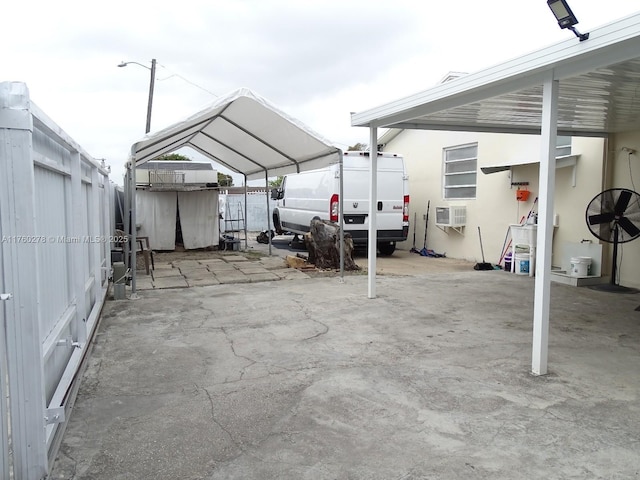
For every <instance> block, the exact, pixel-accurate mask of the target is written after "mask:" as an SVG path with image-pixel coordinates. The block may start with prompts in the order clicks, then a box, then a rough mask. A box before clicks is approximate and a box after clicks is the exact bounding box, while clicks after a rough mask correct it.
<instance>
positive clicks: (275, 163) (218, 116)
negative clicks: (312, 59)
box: [131, 88, 340, 179]
mask: <svg viewBox="0 0 640 480" xmlns="http://www.w3.org/2000/svg"><path fill="white" fill-rule="evenodd" d="M186 146H188V147H191V148H193V149H194V150H196V151H198V152H200V153H201V154H203V155H205V156H206V157H208V158H210V159H211V160H213V161H215V162H217V163H219V164H221V165H224V166H225V167H227V168H229V169H230V170H233V171H235V172H238V173H242V174H245V175H246V176H247V178H248V179H255V178H264V176H265V173H268V174H269V176H276V175H283V174H287V173H296V172H300V171H303V170H309V169H313V168H320V167H323V166H326V165H329V164H331V163H336V162H338V161H339V160H340V149H339V148H338V147H335V146H333V145H332V144H331V143H330V142H329V141H328V140H326V139H324V138H323V137H322V136H320V135H319V134H318V133H316V132H314V131H313V130H311V128H309V127H307V126H306V125H304V124H303V123H302V122H300V121H299V120H296V119H294V118H293V117H291V116H289V115H287V114H286V113H284V112H283V111H282V110H280V109H279V108H277V107H276V106H274V105H273V104H271V103H270V102H269V101H267V100H266V99H264V98H262V97H260V96H259V95H257V94H256V93H254V92H252V91H251V90H249V89H246V88H241V89H238V90H235V91H234V92H231V93H230V94H228V95H226V96H224V97H221V98H219V99H217V100H216V101H215V102H214V103H212V104H211V105H210V106H208V107H207V108H205V109H204V110H201V111H200V112H198V113H196V114H194V115H191V116H190V117H187V118H185V119H184V120H181V121H179V122H177V123H175V124H173V125H171V126H170V127H167V128H165V129H163V130H160V131H158V132H154V133H152V134H149V135H147V136H145V137H144V138H143V139H142V140H140V141H138V142H136V143H135V144H133V146H132V147H131V157H132V159H134V161H135V162H136V166H138V165H142V164H144V163H145V162H148V161H150V160H153V159H154V158H157V157H158V156H160V155H163V154H166V153H170V152H173V151H175V150H177V149H179V148H181V147H186Z"/></svg>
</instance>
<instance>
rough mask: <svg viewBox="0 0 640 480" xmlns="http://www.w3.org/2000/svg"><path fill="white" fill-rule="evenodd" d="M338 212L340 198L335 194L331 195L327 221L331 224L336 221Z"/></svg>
mask: <svg viewBox="0 0 640 480" xmlns="http://www.w3.org/2000/svg"><path fill="white" fill-rule="evenodd" d="M339 212H340V197H339V196H338V195H337V194H333V195H331V201H330V202H329V220H331V221H332V222H337V221H338V214H339Z"/></svg>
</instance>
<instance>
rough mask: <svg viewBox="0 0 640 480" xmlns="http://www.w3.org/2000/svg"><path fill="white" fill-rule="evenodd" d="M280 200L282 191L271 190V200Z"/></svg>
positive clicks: (277, 189)
mask: <svg viewBox="0 0 640 480" xmlns="http://www.w3.org/2000/svg"><path fill="white" fill-rule="evenodd" d="M281 198H282V190H280V189H279V188H272V189H271V200H280V199H281Z"/></svg>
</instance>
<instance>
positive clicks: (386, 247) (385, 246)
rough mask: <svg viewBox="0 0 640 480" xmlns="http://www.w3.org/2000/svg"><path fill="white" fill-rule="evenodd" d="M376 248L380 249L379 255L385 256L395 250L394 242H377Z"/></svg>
mask: <svg viewBox="0 0 640 480" xmlns="http://www.w3.org/2000/svg"><path fill="white" fill-rule="evenodd" d="M378 250H380V255H384V256H385V257H388V256H389V255H393V252H395V251H396V242H389V243H379V244H378Z"/></svg>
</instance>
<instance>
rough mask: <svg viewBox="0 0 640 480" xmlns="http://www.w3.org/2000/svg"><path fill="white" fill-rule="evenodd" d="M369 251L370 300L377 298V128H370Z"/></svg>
mask: <svg viewBox="0 0 640 480" xmlns="http://www.w3.org/2000/svg"><path fill="white" fill-rule="evenodd" d="M369 133H370V135H369V137H370V138H369V242H368V246H369V250H368V253H367V260H368V262H367V263H368V267H367V268H368V269H369V274H368V279H369V293H368V297H369V298H376V253H377V252H378V248H377V241H376V235H377V233H378V232H377V231H376V230H377V227H378V225H377V223H378V222H377V215H376V208H377V205H378V129H377V127H370V128H369Z"/></svg>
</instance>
